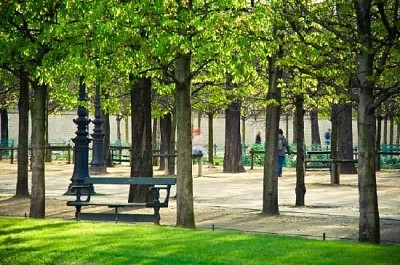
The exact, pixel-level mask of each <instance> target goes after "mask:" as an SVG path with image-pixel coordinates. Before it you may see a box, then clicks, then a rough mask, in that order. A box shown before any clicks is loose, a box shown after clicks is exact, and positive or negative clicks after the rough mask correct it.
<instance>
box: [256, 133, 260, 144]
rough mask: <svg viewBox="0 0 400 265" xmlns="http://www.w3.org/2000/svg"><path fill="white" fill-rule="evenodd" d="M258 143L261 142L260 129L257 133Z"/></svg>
mask: <svg viewBox="0 0 400 265" xmlns="http://www.w3.org/2000/svg"><path fill="white" fill-rule="evenodd" d="M256 144H261V131H258V133H257V135H256Z"/></svg>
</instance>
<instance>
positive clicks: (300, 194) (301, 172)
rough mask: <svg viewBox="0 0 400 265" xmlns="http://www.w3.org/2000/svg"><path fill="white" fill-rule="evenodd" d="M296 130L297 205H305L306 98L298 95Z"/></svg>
mask: <svg viewBox="0 0 400 265" xmlns="http://www.w3.org/2000/svg"><path fill="white" fill-rule="evenodd" d="M295 104H296V121H297V124H296V131H297V134H296V135H297V141H296V142H297V152H296V155H297V159H296V206H304V205H305V196H306V185H305V181H304V179H305V164H304V157H305V155H304V98H303V96H296V103H295Z"/></svg>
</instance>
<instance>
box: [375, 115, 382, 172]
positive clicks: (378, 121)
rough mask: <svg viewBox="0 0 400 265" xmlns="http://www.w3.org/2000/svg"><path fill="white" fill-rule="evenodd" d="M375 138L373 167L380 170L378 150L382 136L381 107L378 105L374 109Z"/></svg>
mask: <svg viewBox="0 0 400 265" xmlns="http://www.w3.org/2000/svg"><path fill="white" fill-rule="evenodd" d="M376 115H377V118H376V126H377V129H376V140H375V150H376V155H375V168H376V171H380V170H381V163H380V155H379V151H380V150H381V138H382V133H381V131H382V116H381V107H378V108H377V109H376Z"/></svg>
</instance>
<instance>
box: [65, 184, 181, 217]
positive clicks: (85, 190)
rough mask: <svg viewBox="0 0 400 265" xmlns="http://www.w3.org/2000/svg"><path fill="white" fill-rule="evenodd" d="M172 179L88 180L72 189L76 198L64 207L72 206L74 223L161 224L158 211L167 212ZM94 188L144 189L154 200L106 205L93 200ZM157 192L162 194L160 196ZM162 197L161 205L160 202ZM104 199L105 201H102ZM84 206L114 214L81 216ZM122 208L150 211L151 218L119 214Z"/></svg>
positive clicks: (142, 214) (143, 214)
mask: <svg viewBox="0 0 400 265" xmlns="http://www.w3.org/2000/svg"><path fill="white" fill-rule="evenodd" d="M175 183H176V178H175V177H157V178H151V177H134V178H130V177H88V178H85V180H84V182H83V183H81V184H74V185H71V192H72V193H74V194H75V196H76V198H75V200H73V201H67V206H74V207H75V209H76V211H75V218H76V219H77V220H103V221H115V222H118V221H122V222H154V224H159V223H160V208H168V203H169V197H170V190H171V186H172V185H175ZM94 185H144V186H146V187H149V190H150V191H151V193H152V195H153V200H152V201H149V202H110V201H109V202H107V201H104V200H103V201H97V200H92V195H93V193H94V188H93V187H94ZM160 191H163V192H162V193H161V194H160ZM161 197H162V199H163V200H162V201H160V199H161ZM103 198H104V197H103ZM85 206H107V207H109V208H114V212H113V213H82V212H81V208H82V207H85ZM123 207H140V208H143V207H147V208H153V214H145V213H140V214H126V213H125V214H122V213H119V212H118V209H119V208H123Z"/></svg>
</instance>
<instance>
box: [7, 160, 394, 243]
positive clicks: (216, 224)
mask: <svg viewBox="0 0 400 265" xmlns="http://www.w3.org/2000/svg"><path fill="white" fill-rule="evenodd" d="M72 171H73V165H66V164H57V163H51V164H46V218H55V219H65V220H73V219H74V210H75V209H74V207H68V206H66V201H67V200H71V199H72V198H71V197H69V196H65V195H64V192H65V191H66V189H67V187H68V184H69V183H70V178H71V176H72ZM162 173H163V172H160V171H157V170H155V174H162ZM306 174H307V176H306V179H307V183H306V187H307V193H306V205H307V206H305V207H294V206H293V203H294V201H295V194H294V188H295V172H294V170H291V169H285V172H284V176H283V178H281V179H280V180H279V181H280V182H279V207H280V215H278V216H266V215H262V214H261V209H262V177H263V170H262V168H258V169H254V170H249V169H248V170H247V172H245V173H240V174H226V173H222V168H220V167H216V168H207V167H206V166H203V175H202V176H201V177H199V176H197V166H194V168H193V183H194V207H195V220H196V227H197V228H202V229H223V230H238V231H246V232H257V233H268V234H284V235H294V236H304V237H310V238H317V239H322V238H323V237H325V238H326V239H342V240H357V238H358V193H357V175H343V176H342V178H341V185H330V184H329V172H307V173H306ZM107 175H118V176H128V175H129V167H127V166H117V167H115V168H109V169H108V174H107ZM377 179H378V187H379V189H378V194H379V202H380V217H381V240H382V242H383V243H396V244H399V243H400V198H399V195H398V194H399V192H400V185H399V184H400V172H399V171H385V172H378V174H377ZM15 185H16V165H10V164H7V163H5V162H4V161H3V162H0V216H16V217H25V216H29V207H30V201H29V199H28V198H15V197H14V196H13V195H14V194H15ZM102 186H105V185H102ZM102 188H103V187H99V188H98V189H97V191H96V192H100V193H105V194H107V196H110V198H112V197H113V196H114V197H115V198H121V194H123V196H125V194H126V192H127V191H126V190H121V188H120V187H114V188H113V187H111V188H103V189H104V190H102ZM172 192H174V190H173V191H172ZM102 197H103V196H102ZM83 211H85V212H102V211H104V212H105V211H109V209H108V208H106V207H86V208H84V209H83ZM126 211H128V212H131V211H140V212H143V211H150V209H139V210H138V209H126ZM161 224H162V225H168V226H174V225H175V224H176V203H175V199H174V198H172V199H171V201H170V207H169V208H168V209H161Z"/></svg>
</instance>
